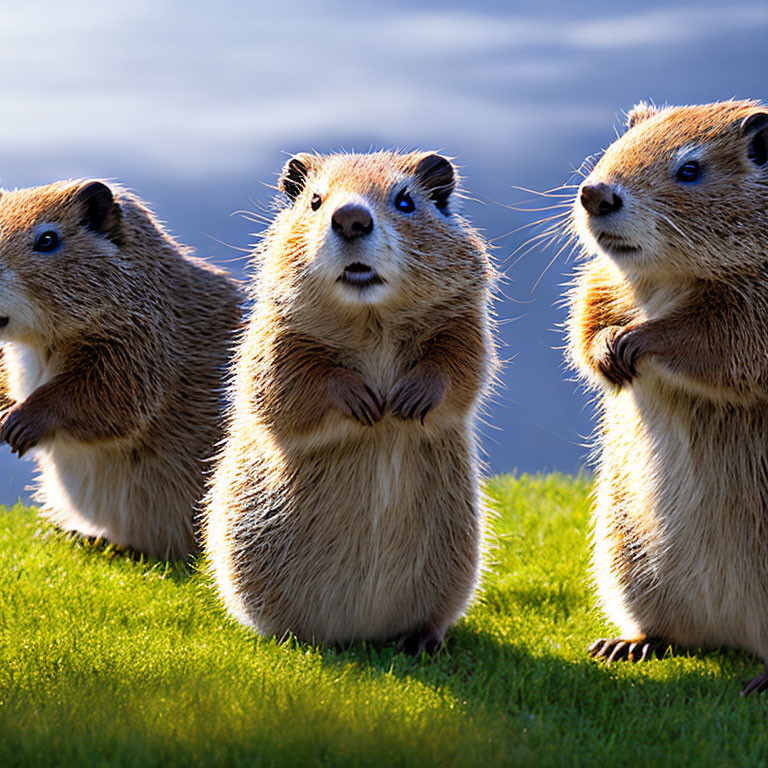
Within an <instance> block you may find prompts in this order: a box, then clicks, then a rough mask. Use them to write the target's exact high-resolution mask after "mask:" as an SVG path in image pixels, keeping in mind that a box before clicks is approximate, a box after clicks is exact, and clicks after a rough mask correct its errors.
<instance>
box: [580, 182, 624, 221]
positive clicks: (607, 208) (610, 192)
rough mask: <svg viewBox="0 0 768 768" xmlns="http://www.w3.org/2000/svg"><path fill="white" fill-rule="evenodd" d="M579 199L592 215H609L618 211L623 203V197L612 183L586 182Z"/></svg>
mask: <svg viewBox="0 0 768 768" xmlns="http://www.w3.org/2000/svg"><path fill="white" fill-rule="evenodd" d="M579 200H580V201H581V204H582V205H583V206H584V208H585V210H586V211H587V213H588V214H589V215H590V216H607V215H608V214H609V213H614V212H615V211H618V210H619V209H620V208H621V206H622V205H623V203H622V200H621V197H619V195H617V194H616V192H615V190H614V189H613V187H611V186H610V184H605V183H604V182H602V181H601V182H598V183H597V184H584V185H582V187H581V191H580V193H579Z"/></svg>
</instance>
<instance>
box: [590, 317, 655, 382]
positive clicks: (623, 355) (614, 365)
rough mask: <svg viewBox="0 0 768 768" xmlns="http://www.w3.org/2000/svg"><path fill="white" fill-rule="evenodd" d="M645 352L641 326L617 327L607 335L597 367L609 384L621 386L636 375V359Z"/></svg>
mask: <svg viewBox="0 0 768 768" xmlns="http://www.w3.org/2000/svg"><path fill="white" fill-rule="evenodd" d="M646 353H647V350H646V349H644V345H643V329H642V328H625V329H618V330H616V331H615V332H613V333H612V334H610V335H609V336H608V337H607V339H606V344H605V348H604V350H603V354H602V356H601V357H600V359H598V361H597V368H598V370H599V371H600V373H601V374H602V375H603V376H604V377H605V378H606V379H608V381H610V382H611V384H616V385H617V386H621V385H622V384H624V383H626V382H630V381H632V379H634V378H635V376H637V361H638V359H639V358H640V357H641V356H642V355H644V354H646Z"/></svg>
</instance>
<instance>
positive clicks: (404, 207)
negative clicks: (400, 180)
mask: <svg viewBox="0 0 768 768" xmlns="http://www.w3.org/2000/svg"><path fill="white" fill-rule="evenodd" d="M395 208H397V210H398V211H400V212H401V213H413V212H414V211H415V210H416V205H415V204H414V202H413V198H412V197H411V196H410V195H409V194H408V190H407V189H401V190H400V191H399V192H398V193H397V197H396V198H395Z"/></svg>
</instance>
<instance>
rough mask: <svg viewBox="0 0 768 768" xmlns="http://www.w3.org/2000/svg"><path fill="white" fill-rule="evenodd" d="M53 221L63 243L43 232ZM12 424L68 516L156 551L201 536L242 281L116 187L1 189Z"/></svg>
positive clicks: (176, 549)
mask: <svg viewBox="0 0 768 768" xmlns="http://www.w3.org/2000/svg"><path fill="white" fill-rule="evenodd" d="M45 231H56V232H57V233H58V234H59V236H60V237H61V241H62V244H61V246H60V247H59V248H58V249H57V250H56V251H54V252H51V253H46V252H38V251H36V250H35V241H36V238H37V237H38V236H39V235H40V234H41V233H42V232H45ZM0 284H1V287H0V316H3V317H8V318H9V320H8V324H7V326H5V327H3V328H1V329H0V339H2V340H3V341H4V342H5V346H4V348H3V356H2V361H1V362H0V390H1V394H2V399H3V403H4V405H5V408H6V410H8V409H9V410H8V412H7V414H6V416H5V419H4V421H3V425H2V433H1V434H2V438H3V439H4V440H6V441H8V442H9V443H10V445H11V448H12V449H13V450H14V451H16V452H17V453H19V454H20V455H21V454H23V453H25V452H26V451H28V450H29V449H30V448H33V447H35V446H36V447H37V450H36V451H35V458H36V460H37V465H38V469H39V471H40V476H39V481H38V486H37V493H36V498H37V499H38V500H39V501H40V502H41V503H42V504H43V514H44V515H46V516H47V517H49V518H50V519H51V520H53V521H54V522H55V523H57V524H58V525H60V526H62V527H63V528H65V529H68V530H74V531H78V532H80V533H83V534H85V535H93V536H102V537H104V538H106V539H108V540H109V541H113V542H115V543H117V544H119V545H122V546H126V547H131V548H133V549H136V550H139V551H141V552H145V553H147V554H149V555H152V556H156V557H174V558H175V557H182V556H184V555H186V554H188V553H190V552H194V551H195V550H196V549H197V543H196V540H195V535H194V531H193V519H194V514H195V506H196V503H197V502H198V500H199V499H200V497H201V496H202V492H203V483H204V472H205V470H206V467H207V463H208V462H209V460H210V458H211V456H212V454H213V452H214V447H215V444H216V443H217V441H218V440H219V439H220V438H221V435H222V416H221V411H222V402H223V397H222V393H221V389H222V384H221V382H222V373H223V369H224V366H225V363H226V361H227V353H228V349H229V346H230V343H231V341H232V337H233V334H234V331H235V329H236V327H237V326H238V324H239V322H240V317H241V312H240V308H239V306H240V301H241V297H240V292H239V289H238V287H237V286H236V284H235V283H234V282H233V281H232V280H231V279H230V278H228V277H227V276H226V275H225V274H224V273H223V272H221V271H219V270H216V269H214V268H212V267H210V266H209V265H207V264H205V263H204V262H203V261H200V260H198V259H195V258H193V257H192V256H190V255H188V254H187V253H186V252H185V251H184V250H183V249H182V248H181V247H180V246H179V245H178V244H177V243H176V242H175V241H174V240H173V239H171V237H170V236H169V235H168V234H167V233H166V232H164V231H163V229H162V227H161V226H160V225H159V224H158V222H157V221H156V220H155V218H154V217H153V216H152V214H151V213H150V211H149V210H148V209H147V208H146V207H144V205H143V204H142V203H141V202H140V201H139V200H138V199H137V198H136V197H134V196H133V195H131V194H130V193H128V192H125V191H124V190H122V189H120V188H119V187H117V186H113V187H112V188H111V190H110V189H108V188H107V187H106V186H105V185H102V184H100V183H96V182H90V183H88V182H79V181H76V182H59V183H55V184H51V185H48V186H45V187H36V188H33V189H23V190H17V191H13V192H3V193H2V196H0Z"/></svg>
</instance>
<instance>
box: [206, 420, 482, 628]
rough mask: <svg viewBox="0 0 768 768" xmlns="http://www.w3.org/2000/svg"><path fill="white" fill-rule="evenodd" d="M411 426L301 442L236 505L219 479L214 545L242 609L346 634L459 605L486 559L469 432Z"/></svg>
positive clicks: (257, 473) (419, 621)
mask: <svg viewBox="0 0 768 768" xmlns="http://www.w3.org/2000/svg"><path fill="white" fill-rule="evenodd" d="M379 426H380V427H381V426H383V427H385V428H386V425H379ZM377 429H379V427H377ZM412 435H413V433H411V434H408V433H407V432H406V431H403V430H402V429H399V428H398V429H393V430H392V432H391V434H389V435H387V439H383V438H384V430H380V431H379V432H377V433H376V435H373V434H372V433H369V434H368V435H366V438H365V439H363V440H359V441H356V442H350V443H347V444H343V445H337V446H336V447H335V448H334V449H333V450H331V451H329V450H323V451H320V450H318V452H317V453H316V454H315V455H314V456H313V455H312V454H311V453H306V452H302V454H301V457H300V461H297V462H296V464H295V465H292V464H291V462H290V459H288V460H287V463H286V464H284V465H283V466H282V467H281V471H280V473H279V478H280V479H279V481H278V482H277V483H276V484H270V483H269V477H270V472H269V471H268V470H267V471H265V470H266V469H267V468H266V467H259V466H258V465H256V466H254V467H252V468H251V471H250V472H249V474H250V476H251V477H252V478H254V481H255V488H254V489H249V490H248V495H247V499H246V498H243V497H241V499H240V502H243V501H245V502H246V503H245V504H244V505H243V506H240V505H239V504H238V505H237V506H236V507H235V509H234V510H233V509H232V508H231V502H232V499H231V497H229V498H223V499H222V502H223V505H224V506H222V505H221V504H220V503H218V502H217V501H216V495H217V494H216V488H215V487H214V493H213V494H212V499H213V503H212V504H211V520H210V521H209V532H208V540H209V551H211V552H215V551H216V550H217V549H219V551H220V552H221V549H222V548H223V549H224V550H226V554H225V556H224V557H221V555H218V556H212V558H211V559H212V561H213V562H214V567H215V568H216V570H217V580H218V581H219V586H220V590H221V592H222V594H223V596H224V597H225V600H227V602H228V604H229V605H230V608H231V609H232V610H233V611H234V612H235V614H236V615H237V616H238V618H240V619H241V620H242V621H244V622H245V623H248V624H251V625H253V626H255V628H256V629H257V630H259V631H261V632H264V633H267V634H277V635H283V634H285V633H286V632H287V631H291V632H294V633H295V634H297V635H298V636H299V637H301V638H302V639H304V640H309V641H318V640H325V641H328V642H334V641H337V642H343V641H347V640H352V639H363V638H365V639H381V640H384V639H389V638H391V637H394V636H397V635H399V634H403V633H405V632H407V631H409V630H413V629H416V628H421V627H424V626H428V625H429V624H430V622H432V621H434V620H435V618H436V615H437V614H441V615H440V616H439V617H438V618H440V619H445V620H446V621H445V623H448V621H452V620H454V619H455V618H457V617H458V615H459V614H460V613H461V612H462V611H463V610H464V608H465V607H466V604H467V602H468V600H469V598H470V596H471V594H472V592H473V590H474V587H475V583H476V578H477V569H478V561H479V542H480V516H479V511H478V509H477V498H476V492H475V486H474V474H473V469H474V468H473V466H471V463H470V461H469V456H468V455H467V450H466V449H467V446H466V442H465V441H464V440H463V439H462V436H460V435H457V436H454V439H453V440H452V441H450V442H451V443H452V445H450V446H448V445H446V446H443V445H440V446H439V447H436V446H435V445H434V443H433V442H432V441H430V440H422V439H420V438H418V437H417V438H416V439H414V438H413V436H412ZM374 438H375V439H374ZM383 446H385V447H386V448H384V447H383ZM446 449H448V450H450V451H451V453H449V454H448V455H447V456H446V455H445V454H444V451H445V450H446ZM225 471H226V470H225ZM214 486H216V483H214ZM224 496H225V497H226V494H224ZM227 506H229V509H228V510H227V509H226V507H227ZM226 516H229V519H230V523H229V525H224V526H222V524H221V520H222V517H226ZM227 539H228V540H229V541H228V542H227V541H226V540H227ZM225 563H227V564H228V565H225ZM444 614H449V616H445V615H444Z"/></svg>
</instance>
